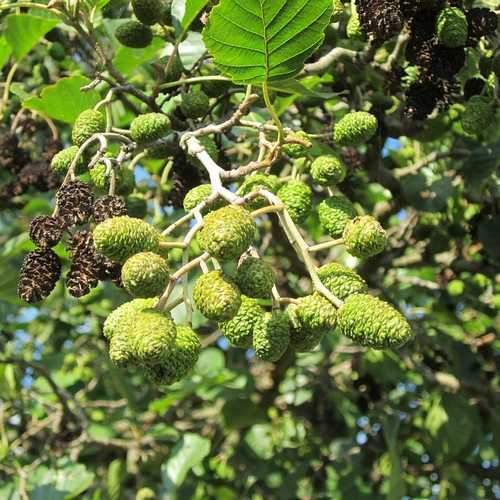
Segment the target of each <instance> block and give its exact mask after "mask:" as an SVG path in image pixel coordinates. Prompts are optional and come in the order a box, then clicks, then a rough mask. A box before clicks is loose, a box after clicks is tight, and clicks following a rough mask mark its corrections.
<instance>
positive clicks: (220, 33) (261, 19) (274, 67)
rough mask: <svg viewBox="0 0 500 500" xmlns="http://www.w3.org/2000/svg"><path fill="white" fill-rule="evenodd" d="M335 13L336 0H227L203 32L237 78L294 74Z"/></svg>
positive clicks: (248, 79)
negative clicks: (333, 10)
mask: <svg viewBox="0 0 500 500" xmlns="http://www.w3.org/2000/svg"><path fill="white" fill-rule="evenodd" d="M331 15H332V2H331V0H246V1H244V0H221V2H220V3H219V5H218V6H217V7H215V8H214V9H213V10H212V12H211V14H210V17H209V21H208V24H207V26H206V28H205V29H204V30H203V38H204V40H205V45H206V46H207V49H208V51H209V52H210V54H211V55H212V56H213V57H214V61H215V63H216V64H217V65H218V66H219V68H220V70H221V71H222V72H223V73H224V74H226V75H228V76H229V77H231V78H232V79H233V80H234V81H235V82H240V83H263V82H267V81H280V80H288V79H290V78H293V77H294V76H295V75H297V74H298V73H300V71H301V70H302V68H303V65H304V61H305V60H306V59H307V58H308V57H309V56H310V55H311V54H312V53H313V52H314V51H315V50H316V49H317V48H318V47H319V46H320V45H321V43H322V42H323V39H324V31H325V29H326V27H327V25H328V23H329V22H330V18H331Z"/></svg>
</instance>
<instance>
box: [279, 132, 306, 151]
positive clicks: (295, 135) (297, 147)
mask: <svg viewBox="0 0 500 500" xmlns="http://www.w3.org/2000/svg"><path fill="white" fill-rule="evenodd" d="M286 140H287V141H294V140H298V141H300V144H299V142H288V143H286V144H283V148H282V150H283V153H285V154H286V155H288V156H289V157H290V158H302V157H303V156H306V154H307V151H308V150H309V149H311V147H312V142H311V140H310V139H309V136H308V135H307V134H306V133H305V132H304V131H302V130H299V131H298V132H292V133H291V134H288V135H287V137H286Z"/></svg>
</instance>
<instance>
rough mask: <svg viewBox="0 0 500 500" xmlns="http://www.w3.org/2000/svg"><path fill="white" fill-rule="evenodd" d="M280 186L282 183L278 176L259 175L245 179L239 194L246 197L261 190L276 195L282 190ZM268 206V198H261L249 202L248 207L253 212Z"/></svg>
mask: <svg viewBox="0 0 500 500" xmlns="http://www.w3.org/2000/svg"><path fill="white" fill-rule="evenodd" d="M280 184H281V182H280V180H279V178H278V177H277V176H276V175H268V174H261V173H257V174H254V175H251V176H249V177H247V178H246V179H245V181H244V182H243V184H242V185H241V187H240V189H239V192H240V194H241V195H242V196H246V195H247V194H250V193H253V192H255V191H259V190H265V191H269V192H271V193H274V194H276V193H277V192H278V190H279V188H280ZM267 205H269V202H268V201H267V200H266V198H264V197H263V196H259V197H257V198H254V199H253V200H252V201H251V202H249V203H248V205H247V206H248V207H249V208H250V209H251V210H258V209H259V208H262V207H266V206H267Z"/></svg>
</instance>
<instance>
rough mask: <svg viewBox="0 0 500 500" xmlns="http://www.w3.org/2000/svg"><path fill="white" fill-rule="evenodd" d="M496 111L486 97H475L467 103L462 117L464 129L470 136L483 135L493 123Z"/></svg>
mask: <svg viewBox="0 0 500 500" xmlns="http://www.w3.org/2000/svg"><path fill="white" fill-rule="evenodd" d="M494 118H495V110H494V107H493V103H492V102H491V101H490V100H489V99H488V98H486V97H482V96H478V95H475V96H473V97H471V98H470V99H469V100H468V101H467V105H466V106H465V111H464V113H463V115H462V128H463V129H464V132H466V133H467V134H470V135H478V134H482V133H483V132H484V131H485V130H486V129H487V128H488V127H489V126H490V125H491V123H492V122H493V120H494Z"/></svg>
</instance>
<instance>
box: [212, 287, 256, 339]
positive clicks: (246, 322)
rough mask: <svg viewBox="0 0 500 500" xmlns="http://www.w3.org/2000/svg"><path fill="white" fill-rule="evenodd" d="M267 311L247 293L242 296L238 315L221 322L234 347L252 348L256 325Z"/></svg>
mask: <svg viewBox="0 0 500 500" xmlns="http://www.w3.org/2000/svg"><path fill="white" fill-rule="evenodd" d="M264 314H265V311H264V309H263V308H262V307H261V306H260V305H259V303H258V302H257V301H256V300H255V299H252V298H250V297H247V296H245V295H242V296H241V306H240V308H239V309H238V313H237V314H236V316H235V317H234V318H233V319H231V320H229V321H225V322H223V323H220V324H219V327H220V329H221V330H222V332H223V333H224V335H225V336H226V338H227V340H229V342H230V343H231V345H232V346H234V347H241V348H242V349H250V348H251V347H252V342H253V330H254V328H255V325H256V324H257V323H258V322H260V321H261V320H263V318H264Z"/></svg>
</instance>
